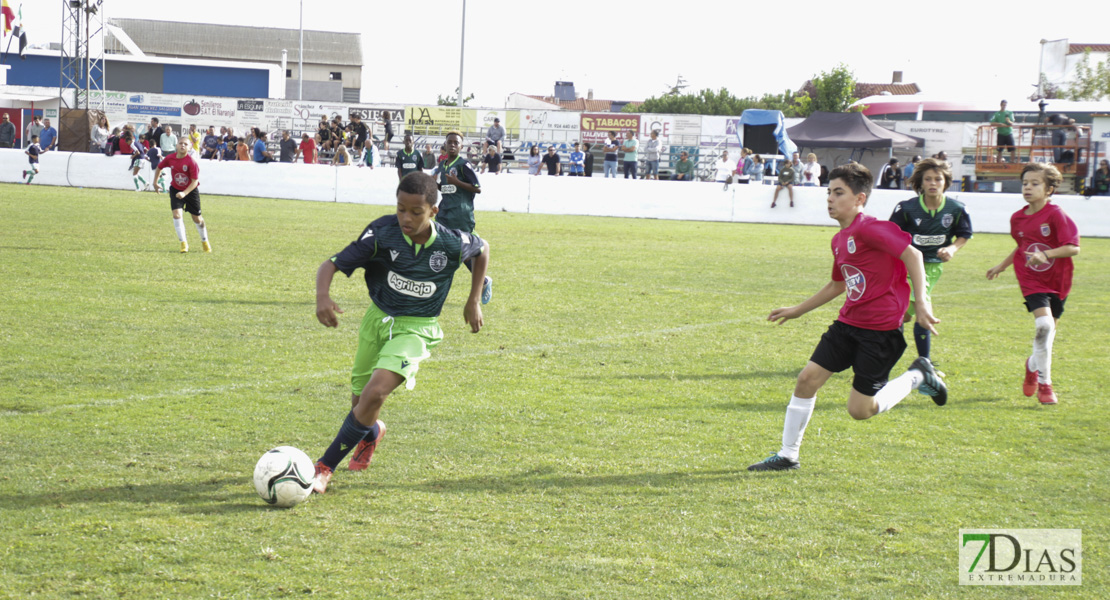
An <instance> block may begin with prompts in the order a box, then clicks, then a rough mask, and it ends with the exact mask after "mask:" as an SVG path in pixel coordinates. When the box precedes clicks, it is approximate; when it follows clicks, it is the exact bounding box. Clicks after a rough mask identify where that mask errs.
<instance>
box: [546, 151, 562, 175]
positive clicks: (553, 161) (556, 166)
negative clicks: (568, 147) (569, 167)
mask: <svg viewBox="0 0 1110 600" xmlns="http://www.w3.org/2000/svg"><path fill="white" fill-rule="evenodd" d="M562 160H563V159H562V158H561V157H560V156H559V153H558V152H556V151H555V146H554V145H551V146H548V147H547V154H544V155H543V164H545V165H547V174H548V175H562V174H563V162H562Z"/></svg>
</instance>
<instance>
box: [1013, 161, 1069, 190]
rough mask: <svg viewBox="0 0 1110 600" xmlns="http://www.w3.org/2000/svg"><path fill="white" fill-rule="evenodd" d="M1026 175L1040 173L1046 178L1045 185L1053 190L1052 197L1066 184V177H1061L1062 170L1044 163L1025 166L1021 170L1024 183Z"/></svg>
mask: <svg viewBox="0 0 1110 600" xmlns="http://www.w3.org/2000/svg"><path fill="white" fill-rule="evenodd" d="M1026 173H1040V174H1041V176H1043V177H1044V184H1045V185H1046V186H1048V187H1050V188H1052V192H1049V195H1050V196H1051V195H1052V193H1053V192H1055V191H1056V188H1058V187H1060V184H1061V183H1064V176H1063V175H1061V174H1060V170H1059V169H1057V168H1056V167H1055V166H1053V165H1046V164H1044V163H1029V164H1027V165H1025V168H1023V169H1022V170H1021V180H1022V181H1025V174H1026Z"/></svg>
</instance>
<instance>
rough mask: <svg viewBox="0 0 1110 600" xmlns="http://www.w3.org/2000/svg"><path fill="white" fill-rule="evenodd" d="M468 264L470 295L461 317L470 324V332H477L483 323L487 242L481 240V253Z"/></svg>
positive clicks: (487, 256) (487, 261)
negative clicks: (469, 270)
mask: <svg viewBox="0 0 1110 600" xmlns="http://www.w3.org/2000/svg"><path fill="white" fill-rule="evenodd" d="M470 266H471V267H472V268H473V271H472V272H471V274H470V296H468V297H467V299H466V305H465V306H463V319H464V320H465V321H466V324H467V325H470V333H478V332H479V331H481V329H482V325H484V324H485V323H484V322H483V321H482V304H481V301H482V288H483V287H485V285H486V267H488V266H489V242H487V241H485V240H482V253H481V254H479V255H478V256H475V257H474V259H473V260H472V261H471V263H470Z"/></svg>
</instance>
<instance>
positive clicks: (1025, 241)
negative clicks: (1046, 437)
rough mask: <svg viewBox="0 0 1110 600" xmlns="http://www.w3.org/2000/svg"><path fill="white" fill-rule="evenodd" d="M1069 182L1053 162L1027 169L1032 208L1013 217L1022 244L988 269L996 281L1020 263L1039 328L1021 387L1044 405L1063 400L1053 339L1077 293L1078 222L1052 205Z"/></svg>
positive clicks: (1013, 231) (1024, 192)
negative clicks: (1055, 385) (1055, 377)
mask: <svg viewBox="0 0 1110 600" xmlns="http://www.w3.org/2000/svg"><path fill="white" fill-rule="evenodd" d="M1063 181H1064V178H1063V177H1062V176H1061V175H1060V171H1058V170H1056V167H1054V166H1051V165H1044V164H1041V163H1030V164H1028V165H1026V166H1025V168H1024V169H1022V170H1021V196H1022V198H1024V199H1025V202H1026V203H1027V204H1028V206H1026V207H1025V208H1023V209H1021V210H1018V211H1017V212H1015V213H1014V214H1013V215H1012V216H1011V217H1010V235H1011V236H1013V238H1014V241H1015V242H1017V248H1015V249H1014V251H1013V252H1011V253H1010V254H1008V255H1006V258H1005V259H1003V261H1002V262H1000V263H998V264H997V265H995V266H994V267H991V269H990V270H988V271H987V279H994V278H996V277H998V276H999V275H1000V274H1001V273H1002V272H1003V271H1005V270H1006V267H1009V266H1010V265H1011V264H1012V265H1014V274H1015V275H1016V276H1017V280H1018V285H1019V286H1021V295H1022V296H1024V297H1025V308H1026V309H1027V310H1028V311H1029V312H1031V313H1033V319H1034V321H1033V322H1034V325H1035V327H1036V329H1035V333H1034V336H1033V355H1032V356H1030V357H1029V358H1027V359H1026V360H1025V379H1024V381H1023V382H1022V386H1021V389H1022V393H1024V394H1025V395H1026V396H1032V395H1033V394H1036V395H1037V400H1038V401H1040V403H1041V404H1056V403H1057V402H1058V401H1059V400H1058V399H1057V398H1056V393H1055V392H1054V391H1053V390H1052V342H1053V340H1054V339H1055V338H1056V324H1057V323H1058V322H1059V321H1060V316H1061V315H1063V314H1064V302H1066V301H1067V299H1068V293H1069V292H1070V291H1071V279H1072V272H1073V271H1074V269H1075V266H1074V265H1073V264H1072V260H1071V257H1073V256H1076V255H1078V254H1079V229H1078V228H1077V227H1076V226H1075V221H1072V220H1071V218H1070V217H1068V215H1067V214H1065V213H1064V210H1063V209H1062V208H1060V207H1059V206H1056V205H1055V204H1053V203H1052V194H1053V193H1054V192H1055V191H1056V188H1057V187H1058V186H1059V185H1060V184H1061V183H1062V182H1063Z"/></svg>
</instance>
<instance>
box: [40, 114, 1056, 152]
mask: <svg viewBox="0 0 1110 600" xmlns="http://www.w3.org/2000/svg"><path fill="white" fill-rule="evenodd" d="M1048 122H1049V123H1050V124H1052V125H1056V127H1053V128H1052V146H1053V148H1052V162H1054V163H1062V162H1073V161H1074V160H1075V152H1074V151H1072V150H1069V151H1068V152H1070V154H1071V157H1072V160H1070V161H1067V160H1064V159H1065V158H1066V157H1065V156H1064V151H1065V150H1066V149H1065V148H1064V146H1066V145H1067V143H1068V132H1069V131H1072V127H1070V126H1071V125H1075V119H1069V118H1068V116H1067V115H1065V114H1063V113H1060V114H1056V115H1052V116H1051V117H1049V119H1048ZM46 124H47V125H49V124H50V119H47V120H46ZM42 144H43V149H46V150H49V149H50V148H47V147H46V142H42Z"/></svg>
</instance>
